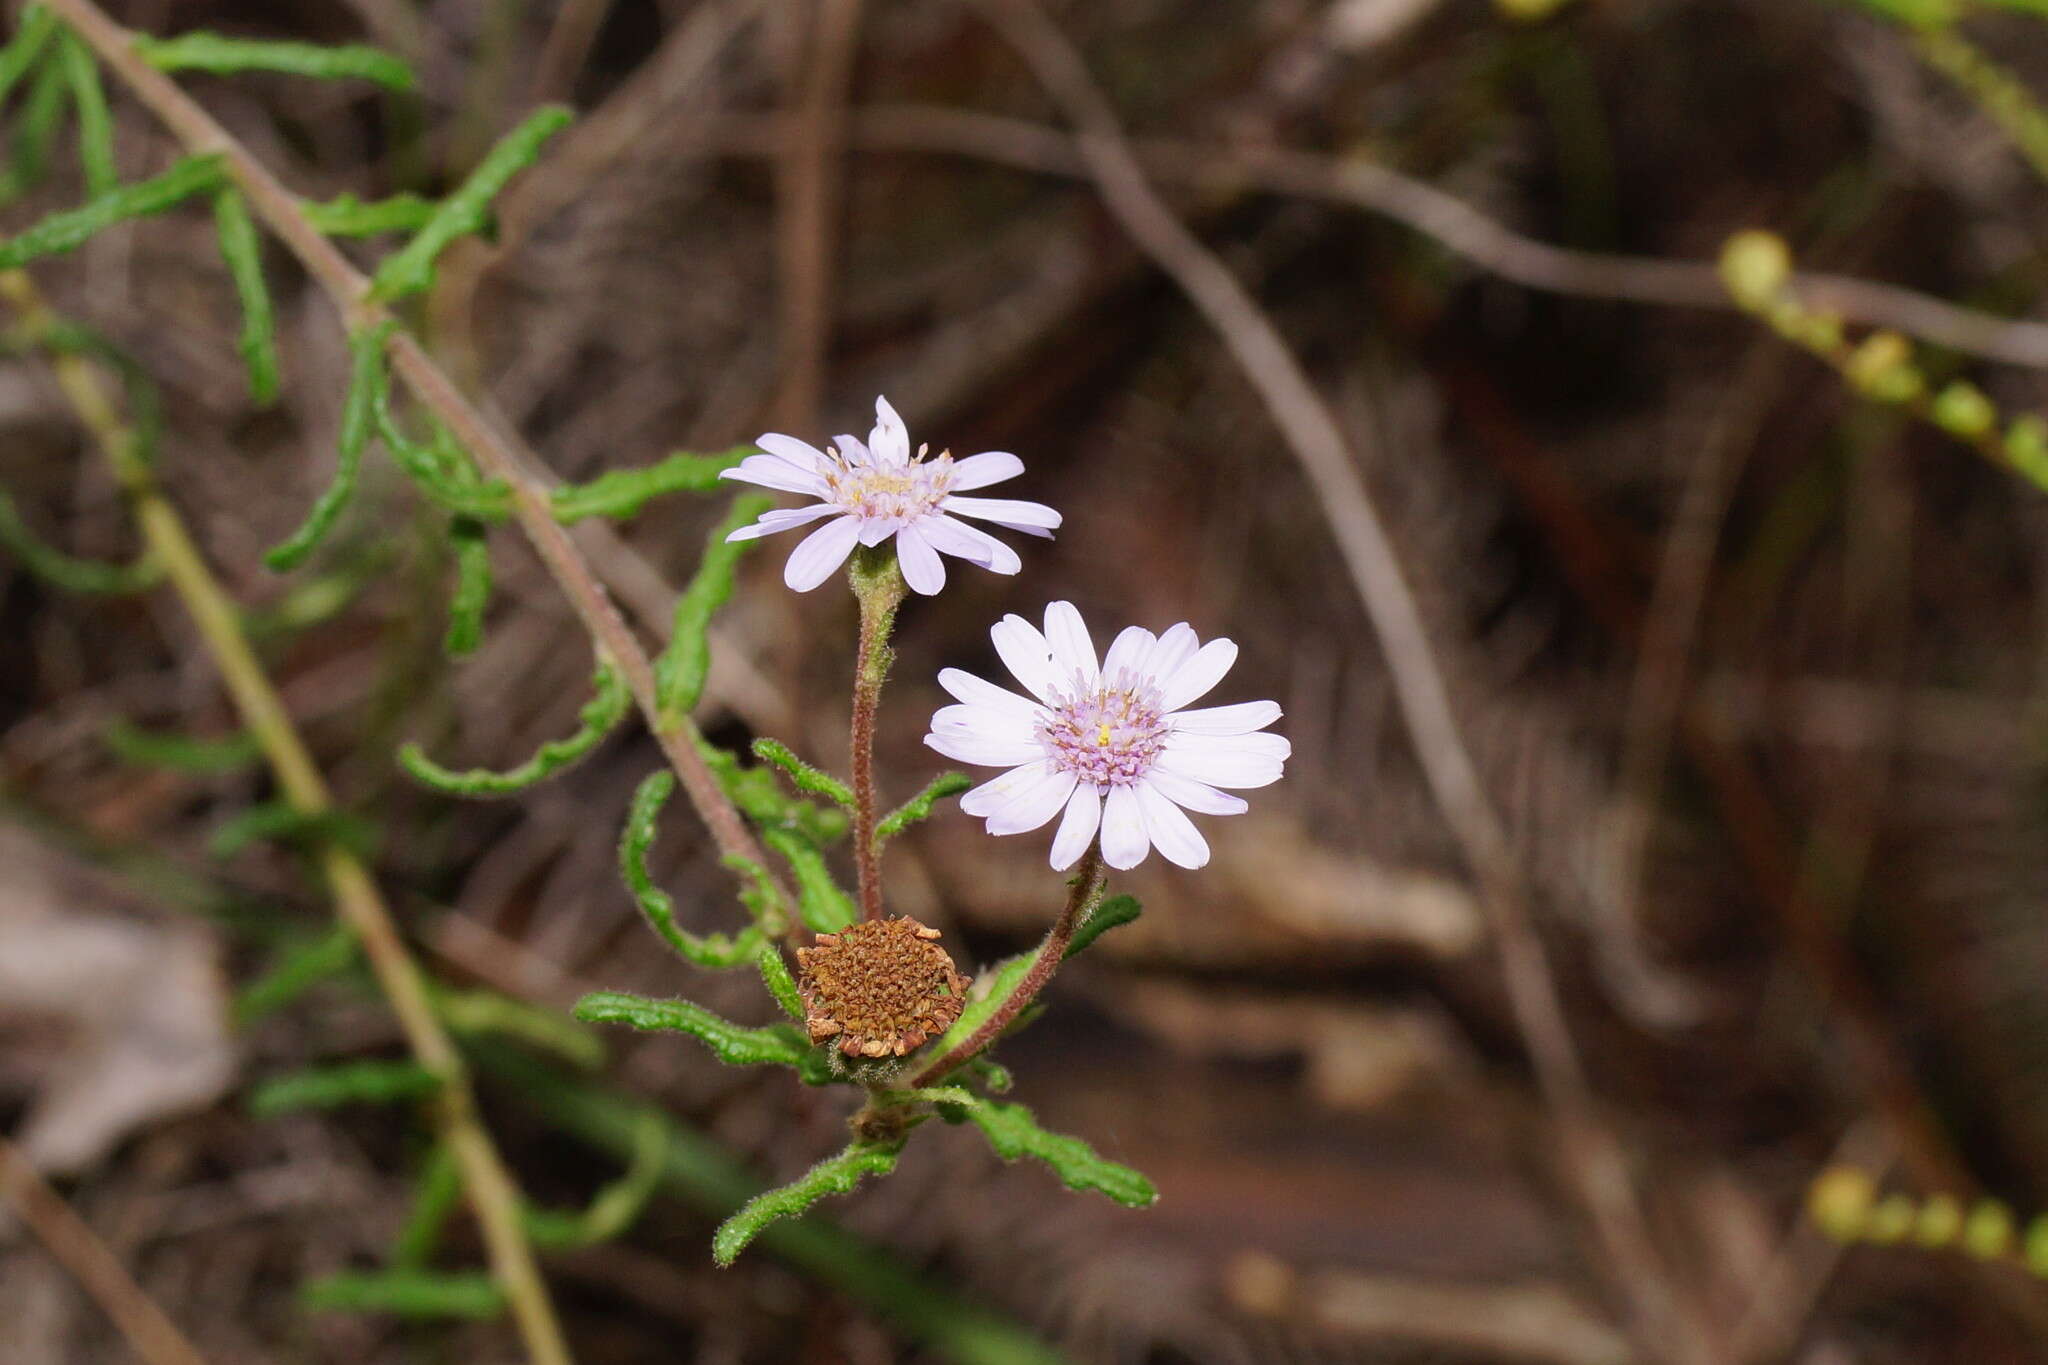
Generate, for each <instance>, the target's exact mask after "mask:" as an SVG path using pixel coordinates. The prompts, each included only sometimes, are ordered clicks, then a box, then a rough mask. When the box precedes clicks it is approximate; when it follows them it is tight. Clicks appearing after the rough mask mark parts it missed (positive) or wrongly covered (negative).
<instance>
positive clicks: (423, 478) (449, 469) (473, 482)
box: [372, 384, 512, 525]
mask: <svg viewBox="0 0 2048 1365" xmlns="http://www.w3.org/2000/svg"><path fill="white" fill-rule="evenodd" d="M375 402H376V406H375V411H374V413H373V414H372V416H373V419H374V421H375V422H376V426H377V435H378V436H379V437H381V438H382V439H383V441H384V448H385V449H386V450H388V451H390V452H391V458H392V460H394V461H395V462H396V463H397V465H398V467H399V468H400V469H401V470H403V471H404V472H405V474H406V475H407V477H409V478H411V480H412V481H413V483H414V484H415V485H416V486H417V487H418V488H419V490H420V491H421V492H422V493H425V494H426V495H427V497H428V498H429V499H430V500H431V501H433V502H434V503H436V504H437V505H439V506H440V507H442V508H444V509H446V510H447V511H449V512H452V513H453V514H455V515H456V516H458V517H468V518H470V519H471V520H474V521H480V522H484V523H486V524H489V525H495V524H496V523H498V522H501V521H503V520H505V518H506V517H508V516H510V515H511V512H512V490H511V489H509V488H507V487H506V486H505V481H504V480H502V479H491V480H488V481H486V480H483V479H479V478H478V477H477V475H476V470H475V468H474V467H473V466H472V465H471V464H470V463H469V457H468V456H467V455H465V454H464V453H463V452H462V451H461V450H460V449H459V448H458V447H456V445H455V440H454V438H453V437H452V436H449V435H448V434H447V432H446V431H445V430H444V429H442V428H440V427H439V426H436V428H435V430H434V437H433V439H432V440H431V441H425V442H422V441H415V440H413V439H412V438H411V437H410V436H408V435H406V434H405V429H404V428H403V427H401V426H399V424H398V421H397V419H396V418H395V417H394V416H393V415H392V412H391V393H390V386H389V385H388V384H387V385H384V386H383V387H381V388H379V389H378V391H377V394H376V400H375Z"/></svg>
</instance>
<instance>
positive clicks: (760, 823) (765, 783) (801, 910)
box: [697, 739, 855, 934]
mask: <svg viewBox="0 0 2048 1365" xmlns="http://www.w3.org/2000/svg"><path fill="white" fill-rule="evenodd" d="M697 752H698V753H700V754H701V755H703V757H704V763H705V766H706V767H708V768H710V769H711V775H712V776H713V777H715V778H717V779H718V784H719V786H720V787H722V788H724V790H725V794H726V795H727V796H728V797H730V798H731V799H732V803H733V804H734V805H735V806H737V807H739V809H740V813H741V814H743V815H745V816H746V817H747V818H748V819H749V820H752V821H753V822H754V824H755V826H756V827H757V828H758V829H759V830H760V832H761V842H762V843H764V844H766V845H767V846H768V847H769V848H771V849H773V850H775V852H776V853H777V854H779V855H781V857H782V859H783V860H784V861H785V862H787V863H788V864H789V870H790V874H791V875H792V876H793V877H795V879H796V889H797V912H798V914H799V915H800V916H801V917H802V919H803V922H804V923H805V924H806V925H807V926H809V927H810V928H811V929H813V930H815V931H816V932H818V933H821V934H829V933H833V932H836V931H837V930H840V929H844V928H845V927H846V926H847V925H849V924H851V923H853V921H854V915H855V911H854V904H853V900H852V898H851V897H849V896H848V895H847V894H846V893H845V892H844V891H842V890H840V889H839V884H838V883H837V882H836V881H834V880H833V879H832V869H831V867H830V866H829V865H827V863H826V861H825V852H824V845H825V844H826V843H828V842H830V841H831V840H833V839H837V838H838V837H840V836H841V835H842V834H844V833H845V832H846V816H845V813H844V812H843V811H840V810H839V809H837V808H836V807H823V808H821V807H818V806H814V805H812V804H811V803H810V802H808V801H797V800H792V799H791V798H790V797H788V796H785V795H783V793H782V789H781V788H780V787H778V786H777V785H776V783H775V778H774V776H773V775H772V774H771V773H770V772H769V771H768V770H767V769H766V768H742V767H741V766H740V762H739V759H738V758H737V757H735V756H734V755H732V754H729V753H727V752H726V751H725V750H723V749H720V748H718V747H717V746H716V745H712V744H707V743H705V742H704V741H703V740H701V739H700V740H698V741H697Z"/></svg>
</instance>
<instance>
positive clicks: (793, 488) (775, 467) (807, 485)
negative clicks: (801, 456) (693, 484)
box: [718, 455, 825, 498]
mask: <svg viewBox="0 0 2048 1365" xmlns="http://www.w3.org/2000/svg"><path fill="white" fill-rule="evenodd" d="M718 477H719V478H721V479H738V480H739V481H740V482H741V483H752V484H759V485H760V486H761V487H763V488H774V489H779V490H781V491H782V492H784V493H808V494H810V495H811V496H812V497H814V498H822V497H824V496H825V481H824V480H823V479H821V478H819V477H818V476H817V475H816V474H813V473H812V472H810V471H809V470H807V469H800V468H798V467H797V466H796V465H794V464H791V463H790V462H789V461H788V460H785V459H782V458H781V457H779V456H776V455H749V456H747V458H746V459H744V460H741V461H740V462H739V463H738V464H736V465H734V466H733V467H732V468H731V469H721V470H719V471H718Z"/></svg>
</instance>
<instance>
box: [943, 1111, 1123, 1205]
mask: <svg viewBox="0 0 2048 1365" xmlns="http://www.w3.org/2000/svg"><path fill="white" fill-rule="evenodd" d="M962 1093H965V1092H962ZM967 1117H968V1118H969V1119H971V1120H973V1122H974V1124H975V1125H976V1126H977V1127H979V1128H980V1129H981V1131H982V1132H983V1133H985V1134H987V1136H988V1145H989V1146H991V1147H993V1148H994V1149H995V1153H996V1155H997V1156H999V1157H1001V1158H1002V1159H1003V1160H1005V1161H1015V1160H1016V1159H1017V1158H1018V1157H1020V1156H1029V1157H1036V1158H1037V1159H1038V1160H1040V1161H1043V1162H1044V1163H1045V1164H1046V1165H1048V1166H1050V1167H1052V1170H1053V1174H1055V1175H1057V1176H1058V1177H1059V1178H1060V1181H1061V1183H1062V1184H1064V1185H1065V1186H1066V1187H1067V1188H1068V1189H1070V1190H1094V1191H1096V1192H1097V1193H1099V1194H1104V1195H1107V1196H1108V1197H1109V1198H1111V1199H1114V1200H1115V1201H1116V1202H1117V1203H1119V1204H1122V1205H1123V1206H1124V1207H1125V1208H1129V1209H1142V1208H1145V1207H1147V1206H1148V1205H1150V1204H1152V1203H1153V1202H1155V1201H1156V1200H1157V1199H1158V1198H1159V1191H1158V1189H1157V1188H1156V1187H1155V1186H1154V1185H1153V1184H1152V1182H1151V1181H1150V1180H1147V1179H1146V1178H1145V1177H1144V1175H1143V1174H1141V1173H1140V1172H1138V1171H1134V1170H1132V1169H1131V1168H1130V1167H1128V1166H1122V1165H1119V1164H1117V1163H1116V1162H1114V1161H1108V1160H1105V1159H1103V1158H1102V1157H1100V1156H1098V1155H1096V1153H1095V1149H1094V1148H1093V1147H1090V1146H1089V1145H1088V1144H1087V1143H1085V1142H1083V1141H1082V1140H1081V1139H1079V1138H1077V1137H1070V1136H1068V1135H1067V1134H1065V1133H1053V1132H1048V1131H1047V1130H1045V1129H1043V1128H1041V1127H1039V1126H1038V1120H1037V1119H1035V1118H1033V1117H1032V1114H1031V1111H1030V1110H1029V1109H1026V1108H1025V1107H1024V1106H1023V1105H1021V1104H1005V1103H1002V1102H999V1101H996V1100H973V1101H972V1102H971V1103H969V1104H968V1105H967Z"/></svg>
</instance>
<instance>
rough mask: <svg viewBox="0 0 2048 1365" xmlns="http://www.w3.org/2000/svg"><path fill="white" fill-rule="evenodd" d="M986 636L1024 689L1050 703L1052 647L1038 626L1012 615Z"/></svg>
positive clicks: (1001, 621) (996, 625)
mask: <svg viewBox="0 0 2048 1365" xmlns="http://www.w3.org/2000/svg"><path fill="white" fill-rule="evenodd" d="M988 638H989V639H991V640H993V641H994V642H995V646H996V653H997V654H999V655H1001V656H1002V660H1003V664H1004V666H1005V667H1007V668H1008V669H1009V670H1010V674H1011V676H1012V677H1014V678H1016V680H1017V681H1018V682H1020V683H1023V684H1024V690H1025V691H1026V692H1029V693H1030V694H1031V695H1032V696H1034V697H1036V698H1038V699H1039V700H1040V701H1042V702H1045V703H1047V704H1051V702H1052V698H1053V691H1052V688H1053V671H1052V646H1051V645H1049V644H1047V643H1046V642H1045V636H1043V635H1041V634H1040V633H1039V630H1038V627H1037V626H1034V625H1032V624H1031V623H1030V622H1029V621H1027V620H1025V619H1024V618H1023V617H1021V616H1018V615H1015V614H1012V615H1009V616H1005V617H1004V618H1003V619H1002V620H1000V621H998V622H996V623H995V624H994V625H993V626H991V627H989V632H988Z"/></svg>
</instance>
